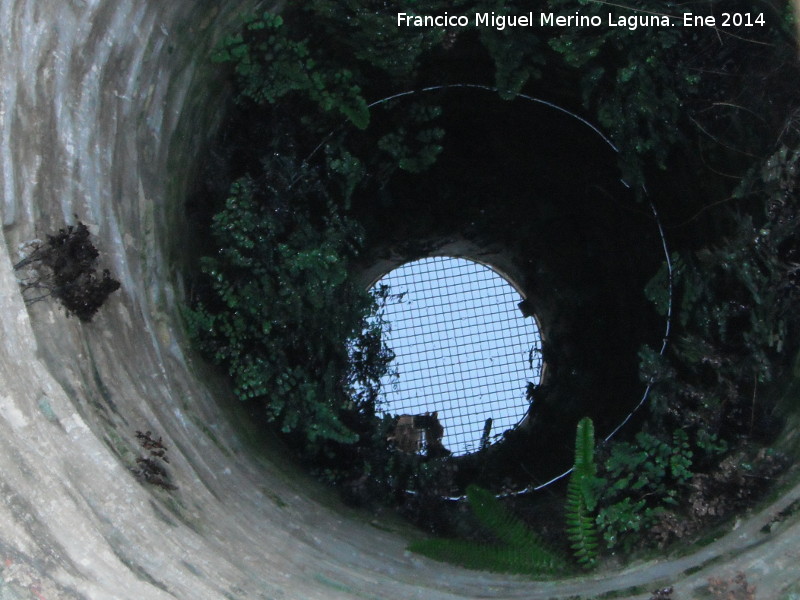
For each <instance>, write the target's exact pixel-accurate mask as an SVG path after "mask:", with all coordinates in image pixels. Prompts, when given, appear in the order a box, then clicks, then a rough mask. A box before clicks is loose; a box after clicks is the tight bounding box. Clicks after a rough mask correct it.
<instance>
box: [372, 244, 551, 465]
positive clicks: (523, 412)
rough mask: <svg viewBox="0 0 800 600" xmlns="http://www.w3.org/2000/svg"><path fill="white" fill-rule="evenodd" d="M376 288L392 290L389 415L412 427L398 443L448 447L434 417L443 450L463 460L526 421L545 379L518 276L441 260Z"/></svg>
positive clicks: (385, 394) (385, 401)
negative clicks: (533, 391)
mask: <svg viewBox="0 0 800 600" xmlns="http://www.w3.org/2000/svg"><path fill="white" fill-rule="evenodd" d="M372 289H373V291H375V292H379V291H381V290H383V297H384V306H383V311H382V312H383V319H384V321H385V322H386V323H387V324H388V326H387V327H386V328H385V333H384V335H385V340H386V343H387V345H388V346H389V347H390V348H391V349H392V351H393V352H394V353H395V359H394V361H393V362H392V368H391V371H390V373H389V374H387V375H386V376H384V378H383V379H382V381H381V403H380V409H381V411H382V412H384V413H389V414H397V415H403V416H405V417H406V421H407V422H408V429H409V432H408V433H406V434H405V436H406V439H403V440H397V439H396V440H395V441H396V442H398V445H400V446H402V447H404V449H411V450H413V449H414V447H415V446H416V447H417V448H418V449H422V448H423V447H426V446H427V450H428V451H430V450H431V449H432V446H433V445H434V444H435V445H436V446H437V447H439V446H438V442H439V440H437V439H435V438H436V437H438V436H437V435H436V433H433V435H432V432H435V431H436V430H435V429H434V430H432V429H431V428H430V420H431V417H433V416H435V417H436V419H437V420H438V425H440V426H441V429H439V430H438V433H439V434H440V435H441V445H442V446H444V448H445V449H446V450H447V451H448V452H450V453H452V455H455V456H460V455H464V454H469V453H472V452H476V451H478V450H480V449H481V448H482V447H484V446H486V445H488V444H491V443H493V442H496V441H498V440H499V439H500V438H501V437H502V436H503V434H504V433H505V432H506V431H508V430H509V429H513V428H514V427H516V426H517V425H519V424H520V423H521V422H522V421H523V420H524V419H525V417H526V416H527V414H528V410H529V408H530V402H529V400H528V394H527V390H528V387H529V386H536V385H538V384H539V382H540V380H541V377H542V371H543V363H542V357H541V341H542V340H541V334H540V332H539V326H538V324H537V322H536V319H535V318H534V317H533V315H532V314H531V313H530V311H528V310H527V306H526V305H525V304H523V305H522V307H520V303H521V302H522V301H524V300H525V298H524V296H523V294H522V293H521V292H520V290H519V288H518V287H517V286H515V285H514V284H512V283H511V281H510V280H509V279H507V278H506V277H505V276H503V275H501V274H500V273H498V272H497V271H496V270H494V269H493V268H491V267H489V266H487V265H485V264H482V263H480V262H477V261H474V260H470V259H466V258H456V257H450V256H433V257H428V258H423V259H420V260H414V261H411V262H407V263H405V264H402V265H401V266H399V267H397V268H395V269H393V270H391V271H390V272H388V273H386V274H385V275H384V276H383V277H381V278H380V279H379V280H378V281H377V282H376V283H375V284H374V285H373V286H372ZM523 309H524V313H525V314H528V315H529V316H528V317H525V316H524V314H523ZM409 417H411V418H416V423H414V422H413V421H412V419H409ZM408 436H412V438H411V439H408ZM432 438H434V439H432ZM439 449H440V451H441V448H440V447H439Z"/></svg>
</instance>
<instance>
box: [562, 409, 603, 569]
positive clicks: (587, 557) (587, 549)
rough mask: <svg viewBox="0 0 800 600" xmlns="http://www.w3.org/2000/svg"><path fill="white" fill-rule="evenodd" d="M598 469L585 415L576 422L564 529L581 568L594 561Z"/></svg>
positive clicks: (592, 440)
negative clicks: (573, 458) (573, 462)
mask: <svg viewBox="0 0 800 600" xmlns="http://www.w3.org/2000/svg"><path fill="white" fill-rule="evenodd" d="M596 473H597V469H596V467H595V464H594V423H592V420H591V419H590V418H588V417H584V418H583V419H581V420H580V421H579V422H578V427H577V431H576V433H575V464H574V466H573V467H572V475H571V476H570V479H569V485H568V486H567V501H566V506H565V508H566V532H567V537H568V538H569V541H570V546H571V547H572V551H573V555H574V556H575V559H576V560H577V561H578V564H580V565H581V566H582V567H584V568H586V569H591V568H592V567H594V566H595V565H596V564H597V546H598V542H597V529H596V527H595V523H594V516H593V514H592V513H593V512H594V510H595V508H596V507H597V496H596V493H595V482H596Z"/></svg>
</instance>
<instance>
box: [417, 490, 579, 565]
mask: <svg viewBox="0 0 800 600" xmlns="http://www.w3.org/2000/svg"><path fill="white" fill-rule="evenodd" d="M467 498H468V500H469V505H470V508H472V512H473V514H474V516H475V517H476V519H477V520H478V522H479V523H480V525H481V526H483V527H484V528H485V529H486V531H487V532H488V533H489V534H490V535H491V537H492V538H493V541H491V542H483V543H480V542H475V541H469V540H448V539H430V540H422V541H418V542H414V543H412V544H411V545H410V546H409V550H411V551H412V552H417V553H419V554H423V555H425V556H428V557H429V558H433V559H434V560H439V561H445V562H450V563H454V564H457V565H461V566H464V567H467V568H470V569H482V570H486V571H500V572H507V573H523V574H529V575H543V574H557V573H561V572H564V570H565V569H566V561H565V560H564V558H563V557H561V556H560V555H559V554H558V553H556V552H554V551H553V550H551V549H549V548H548V547H547V546H546V544H545V543H544V542H543V541H542V540H541V539H540V538H539V537H538V536H537V535H536V534H535V533H534V532H533V531H531V530H530V528H528V527H527V526H526V525H525V524H524V523H523V522H521V521H520V520H519V519H517V518H516V517H514V515H512V514H511V512H509V511H508V510H507V509H506V508H505V507H504V506H503V505H502V504H501V503H500V501H499V500H497V498H495V497H494V495H493V494H492V493H491V492H489V491H487V490H485V489H482V488H480V487H477V486H470V487H469V488H468V489H467Z"/></svg>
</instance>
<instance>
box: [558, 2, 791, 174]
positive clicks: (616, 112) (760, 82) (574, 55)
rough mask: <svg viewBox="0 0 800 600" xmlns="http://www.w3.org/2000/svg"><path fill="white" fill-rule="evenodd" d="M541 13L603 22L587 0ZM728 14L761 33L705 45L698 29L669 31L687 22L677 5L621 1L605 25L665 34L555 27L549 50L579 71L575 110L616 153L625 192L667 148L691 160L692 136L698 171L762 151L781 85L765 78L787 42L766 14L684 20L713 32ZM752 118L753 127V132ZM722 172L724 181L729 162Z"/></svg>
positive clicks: (713, 39)
mask: <svg viewBox="0 0 800 600" xmlns="http://www.w3.org/2000/svg"><path fill="white" fill-rule="evenodd" d="M548 6H549V8H548V10H555V11H556V14H562V15H571V14H575V13H576V12H579V13H580V14H581V15H598V16H600V18H601V19H602V20H603V21H605V20H606V18H607V17H606V15H607V14H608V13H609V7H608V5H607V4H606V3H603V2H590V1H588V0H550V1H549V2H548ZM754 9H755V10H754ZM734 10H741V11H742V12H747V13H754V14H758V13H762V12H763V13H764V14H765V16H766V22H767V25H766V26H764V27H742V28H738V29H737V28H730V27H729V28H725V29H724V32H723V34H721V35H720V36H708V35H706V33H707V32H706V31H703V28H698V27H682V26H674V25H675V24H676V23H677V22H679V19H680V16H681V15H682V14H683V13H685V12H687V11H686V8H685V6H684V5H682V4H681V3H680V2H676V1H674V0H666V1H663V2H659V3H657V4H653V3H652V2H648V1H647V0H631V1H629V2H625V3H624V6H623V5H619V6H617V5H615V6H614V16H615V17H618V16H623V17H628V16H630V17H637V16H638V17H641V16H650V15H664V16H667V17H668V19H669V21H670V23H671V25H670V26H655V27H652V28H647V29H642V28H639V29H637V30H636V31H635V32H631V31H629V30H628V29H627V28H626V27H605V26H604V27H565V28H564V29H563V30H562V31H561V32H559V34H557V35H554V36H553V37H551V38H550V40H549V42H550V46H551V47H552V48H553V49H554V50H555V51H556V52H558V53H559V54H560V55H561V56H563V59H564V61H565V62H566V63H567V64H568V65H569V66H570V67H572V68H574V69H578V70H579V71H580V77H581V87H582V95H583V103H584V106H585V107H586V108H588V109H590V110H591V111H592V113H593V114H595V115H596V119H597V121H598V123H599V124H600V125H601V126H602V127H603V129H604V130H605V131H606V132H608V133H609V134H610V136H611V138H612V140H613V141H614V142H615V143H616V144H617V146H618V147H619V149H620V165H621V167H622V169H623V174H624V177H625V178H626V179H627V181H628V183H630V184H632V185H634V186H638V185H640V184H643V183H644V177H645V172H646V170H647V166H648V164H653V163H655V165H657V166H658V167H660V168H665V167H666V165H667V163H668V162H669V160H670V154H673V153H674V152H675V150H676V148H680V150H679V151H681V152H687V151H689V152H692V151H693V150H691V149H690V148H691V146H692V145H693V143H694V138H696V137H698V136H699V137H700V138H702V139H703V140H705V141H706V142H708V143H704V146H705V148H704V151H705V152H706V155H705V156H704V157H703V160H705V161H708V160H709V155H710V154H713V155H716V154H717V153H718V151H719V150H720V149H722V148H727V149H735V150H736V151H738V152H741V153H745V152H750V153H754V154H755V153H757V152H759V150H760V149H762V148H763V137H762V132H763V131H764V126H765V124H766V122H765V120H763V115H764V113H766V112H770V111H774V110H775V108H776V107H775V106H774V105H772V104H770V106H769V108H766V106H767V102H768V101H769V98H770V95H771V96H772V97H773V99H774V98H775V97H776V96H777V90H779V89H782V88H783V86H784V85H785V84H784V82H783V81H781V77H780V76H778V77H776V76H775V75H776V74H777V73H778V72H779V70H778V69H777V68H776V67H777V66H778V65H780V64H781V63H784V64H786V65H789V64H790V63H791V61H792V60H794V59H793V58H792V55H793V53H794V52H793V46H794V41H793V40H792V37H793V36H792V33H791V28H790V27H787V26H786V24H785V23H784V22H783V21H782V19H781V15H778V14H776V12H774V11H773V10H770V8H769V7H768V6H767V5H766V4H765V5H759V6H758V7H757V9H756V7H754V5H752V4H748V3H741V4H736V3H734V4H732V3H730V2H727V1H726V2H723V1H722V0H715V1H713V2H708V3H704V4H702V5H695V6H692V10H691V12H692V13H693V14H694V15H701V16H708V15H716V17H717V19H718V22H719V19H720V16H721V13H722V12H723V11H734ZM646 32H650V33H652V35H648V33H646ZM767 65H769V66H767ZM743 90H749V91H748V92H747V93H743ZM753 115H756V116H757V117H759V124H758V127H755V126H754V123H755V121H751V118H752V116H753ZM767 118H769V117H767ZM775 125H776V124H775V123H774V122H773V123H770V126H771V127H774V126H775ZM760 137H762V139H759V138H760ZM712 146H716V148H713V147H712ZM759 146H760V148H759ZM757 148H758V150H757ZM739 156H741V154H740V155H739ZM738 158H739V157H737V159H738ZM697 160H699V157H697ZM725 166H726V167H727V168H726V169H724V170H725V172H727V173H730V169H731V166H732V165H731V161H730V158H728V159H727V164H726V165H725Z"/></svg>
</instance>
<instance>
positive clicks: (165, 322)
mask: <svg viewBox="0 0 800 600" xmlns="http://www.w3.org/2000/svg"><path fill="white" fill-rule="evenodd" d="M248 6H249V4H248V3H246V2H240V3H238V4H237V3H236V2H232V3H223V2H204V1H201V0H196V1H194V2H189V1H186V0H171V1H169V2H153V1H149V0H0V81H1V82H2V86H1V87H0V144H2V151H0V161H2V162H1V166H0V195H1V196H0V210H1V211H2V222H3V229H2V238H0V242H2V243H0V311H2V313H1V314H2V320H0V329H1V330H2V331H1V333H2V335H1V336H0V380H1V381H2V387H0V599H8V598H25V599H28V598H36V599H39V600H42V599H47V600H52V599H56V598H69V599H73V598H74V599H78V598H93V599H100V600H106V599H128V598H130V599H136V600H142V599H144V600H161V599H167V598H180V599H186V600H204V599H222V598H227V599H236V600H250V599H253V600H255V599H267V598H287V599H293V598H296V599H304V600H306V599H307V600H313V599H315V598H325V599H331V598H381V599H398V600H401V599H406V598H408V599H411V598H418V599H430V600H437V599H448V598H479V597H481V598H487V597H491V598H526V599H534V598H549V597H567V596H570V595H581V596H584V597H593V596H595V595H596V594H600V593H602V592H605V591H609V590H625V589H630V587H631V586H644V588H642V589H644V590H648V589H650V588H651V586H652V587H655V585H656V584H657V583H662V582H663V583H673V584H674V585H675V590H676V593H675V597H676V598H681V599H683V598H691V597H695V593H696V590H697V589H698V588H699V587H700V586H702V584H703V582H704V581H705V579H706V578H707V577H708V576H709V575H710V574H725V573H733V572H734V571H735V570H737V569H742V570H745V571H746V572H747V573H748V576H749V580H750V581H751V582H752V583H755V584H756V585H758V587H759V595H758V597H759V598H764V599H767V598H797V597H800V596H799V595H798V594H799V593H800V591H798V589H800V588H798V589H795V590H793V593H794V595H791V593H790V592H789V591H785V590H787V589H788V588H789V587H790V586H791V585H792V584H793V582H796V581H798V580H800V568H799V567H798V565H799V564H800V550H799V549H798V548H800V544H797V541H798V539H800V525H798V524H797V523H796V522H794V523H791V522H790V523H786V524H783V525H781V526H779V527H778V528H777V531H775V532H773V533H771V534H769V535H765V534H762V533H760V532H759V528H760V527H761V525H763V524H764V523H765V522H766V521H767V520H768V519H769V518H770V516H771V515H772V514H774V513H775V512H776V511H777V510H778V509H779V508H780V507H781V506H784V505H786V504H788V503H789V502H790V501H791V500H792V499H794V498H796V497H798V496H800V490H798V489H793V490H791V491H790V492H788V494H787V495H786V496H784V497H783V498H781V499H780V500H778V504H776V505H775V506H773V507H768V508H766V509H765V510H764V511H763V513H760V514H758V515H755V516H751V517H749V518H745V519H744V520H743V522H742V525H741V526H740V527H739V528H738V529H737V530H736V531H733V532H732V533H731V534H730V535H729V536H728V537H726V538H723V539H722V540H720V541H719V542H717V543H715V544H714V545H711V546H709V547H706V548H704V549H702V550H700V551H699V552H698V553H697V554H693V555H691V556H688V557H686V558H682V559H680V560H664V561H658V562H653V563H648V564H639V565H632V566H630V567H627V568H626V569H624V570H622V571H620V572H617V573H601V574H596V575H593V576H591V577H590V578H587V579H583V580H571V581H564V582H557V583H556V582H553V583H536V582H530V581H525V580H524V579H522V578H519V577H507V576H500V575H487V574H483V573H476V572H469V571H463V570H460V569H456V568H454V567H449V566H443V565H438V564H436V563H432V562H429V561H426V560H423V559H419V558H417V557H413V556H410V555H407V554H406V553H405V552H404V546H405V543H406V542H405V539H404V538H403V537H402V536H400V535H398V534H396V533H391V532H390V531H386V529H391V528H392V526H388V527H387V526H386V524H383V523H372V524H371V523H370V522H369V518H366V517H364V518H361V517H360V516H359V515H357V514H353V513H348V512H347V511H345V510H344V509H341V508H340V507H337V506H336V502H335V500H334V499H332V498H333V496H331V495H330V494H328V493H327V492H325V491H324V490H322V489H321V488H319V487H318V486H315V485H314V484H313V483H312V482H309V481H308V480H307V478H306V477H304V476H302V475H298V474H294V473H293V468H292V467H290V466H285V462H286V461H285V460H283V459H282V458H281V456H280V454H279V453H277V452H273V453H272V454H270V453H269V452H267V453H266V456H265V455H264V453H260V454H259V453H253V452H252V446H251V445H248V442H247V439H246V438H247V436H246V435H244V434H243V430H242V429H240V428H238V427H237V426H235V425H234V421H233V417H231V416H230V412H229V411H226V410H223V409H222V408H221V405H222V403H221V401H220V398H221V397H222V394H223V393H222V392H219V391H215V390H217V387H218V386H217V385H216V384H214V382H213V381H211V379H210V378H209V377H208V376H207V375H206V374H205V372H206V371H207V369H208V367H207V366H206V365H203V364H201V363H199V362H198V361H197V360H196V359H194V358H189V356H188V354H187V352H188V350H187V346H186V343H185V340H184V339H183V338H182V335H181V327H180V324H179V315H178V312H177V308H176V304H175V303H176V298H180V297H181V293H182V292H181V289H180V286H179V284H178V281H179V280H180V277H179V275H180V273H179V268H180V262H179V260H178V259H179V257H180V255H181V249H182V248H183V247H185V246H186V245H187V244H190V243H191V240H190V238H189V237H188V236H190V235H191V232H190V230H189V229H188V228H187V227H186V224H185V222H184V216H183V197H184V194H185V192H186V190H187V188H188V184H189V182H190V181H191V178H192V177H194V176H196V172H195V171H196V169H195V164H196V161H195V158H196V156H197V152H198V149H199V148H202V147H203V145H204V143H205V142H206V140H207V139H208V137H209V135H210V134H211V133H213V131H214V129H215V123H216V122H217V119H218V117H219V115H220V112H221V108H222V106H223V103H224V99H225V97H226V96H225V89H224V88H223V86H221V85H220V83H219V80H218V78H217V77H216V75H215V67H214V66H213V65H211V64H210V62H209V60H208V58H209V51H210V48H211V47H212V46H213V44H214V42H215V40H216V39H217V38H218V36H219V35H221V34H222V32H223V31H224V29H225V25H226V24H227V23H230V22H231V20H232V19H233V18H234V16H235V13H236V11H237V10H239V9H242V8H246V7H248ZM73 215H77V216H78V217H79V218H80V219H81V220H82V221H84V222H85V223H87V224H88V225H89V226H90V228H91V230H92V232H93V233H95V234H96V235H97V245H98V246H99V247H100V249H101V250H102V252H103V258H104V260H105V263H106V266H108V267H110V268H111V270H112V271H113V273H114V275H115V276H116V277H117V278H118V279H120V280H121V282H122V289H121V291H120V292H118V293H115V294H114V295H113V296H112V298H111V300H110V301H109V303H108V304H107V305H106V306H105V307H103V309H102V310H101V312H100V313H99V314H98V316H97V317H96V318H95V320H94V321H93V322H92V323H90V324H82V323H80V322H79V321H78V320H77V319H75V318H67V317H66V316H65V315H64V312H63V310H62V309H61V308H59V307H58V306H57V305H56V304H55V303H52V302H50V301H42V302H38V303H36V304H33V305H31V306H30V307H26V306H25V305H24V303H23V299H22V296H21V295H20V289H19V285H18V283H17V281H16V278H15V273H14V272H13V270H12V265H13V264H14V263H15V262H16V261H17V260H18V259H19V247H20V244H22V243H24V242H25V241H27V240H30V239H33V238H42V237H44V235H45V234H46V233H48V232H54V231H56V230H57V229H58V228H59V227H61V226H63V225H64V224H65V223H67V222H74V217H73ZM136 430H142V431H145V430H151V431H152V432H153V434H154V436H163V439H164V443H165V445H166V446H167V447H168V448H169V450H168V453H169V457H170V461H171V462H170V465H169V467H168V469H169V472H170V475H171V476H172V479H173V481H174V483H175V484H176V485H177V486H178V489H177V490H174V491H168V490H165V489H162V488H159V487H156V486H153V485H149V484H147V483H145V482H141V481H139V480H137V478H136V477H135V476H134V475H133V473H132V472H131V469H133V468H135V467H136V458H137V457H139V456H143V451H142V449H141V448H140V447H139V445H138V443H137V440H136V436H135V432H136ZM376 525H377V526H376ZM737 548H741V549H742V550H741V551H738V550H736V549H737ZM714 557H722V558H720V559H719V560H718V561H717V562H716V563H715V564H713V565H711V566H707V567H704V568H701V569H700V570H697V571H696V572H695V573H694V574H693V575H691V576H689V577H687V576H684V575H681V573H683V572H684V571H685V570H686V569H690V568H692V567H697V566H701V565H704V564H706V563H707V562H708V561H709V560H711V559H713V558H714ZM795 585H796V584H795ZM630 595H631V592H628V593H626V592H623V593H621V594H620V596H623V597H625V596H630ZM647 595H648V594H647V592H646V591H645V592H642V591H638V592H637V593H636V594H634V595H633V596H632V597H637V598H644V597H647Z"/></svg>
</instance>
